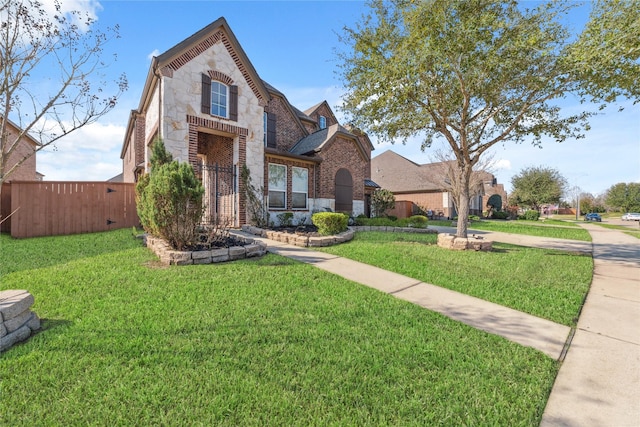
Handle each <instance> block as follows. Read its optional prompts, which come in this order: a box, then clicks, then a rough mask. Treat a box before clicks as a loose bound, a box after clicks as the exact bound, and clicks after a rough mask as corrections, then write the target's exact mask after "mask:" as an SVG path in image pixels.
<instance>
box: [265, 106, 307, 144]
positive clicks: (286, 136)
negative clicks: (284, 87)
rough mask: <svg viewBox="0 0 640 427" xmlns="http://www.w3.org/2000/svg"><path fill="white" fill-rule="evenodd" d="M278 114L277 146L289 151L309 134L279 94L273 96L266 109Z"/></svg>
mask: <svg viewBox="0 0 640 427" xmlns="http://www.w3.org/2000/svg"><path fill="white" fill-rule="evenodd" d="M265 110H266V111H267V112H268V113H271V114H275V115H276V148H277V149H278V150H282V151H289V150H290V149H291V147H293V146H294V145H295V144H296V143H297V142H298V141H300V140H301V139H302V138H304V137H305V136H307V134H306V133H305V131H304V130H303V129H302V128H301V127H300V125H299V124H298V121H297V120H296V118H295V117H294V116H293V115H292V114H291V110H289V108H287V106H286V101H285V100H284V99H282V98H281V97H279V96H273V98H271V101H269V105H268V106H267V108H266V109H265Z"/></svg>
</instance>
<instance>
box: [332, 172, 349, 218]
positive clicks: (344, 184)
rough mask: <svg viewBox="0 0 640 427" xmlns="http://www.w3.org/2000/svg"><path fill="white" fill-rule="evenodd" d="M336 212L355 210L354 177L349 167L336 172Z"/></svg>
mask: <svg viewBox="0 0 640 427" xmlns="http://www.w3.org/2000/svg"><path fill="white" fill-rule="evenodd" d="M335 195H336V212H346V213H348V214H351V212H353V178H352V177H351V172H349V171H348V170H347V169H340V170H338V172H336V180H335Z"/></svg>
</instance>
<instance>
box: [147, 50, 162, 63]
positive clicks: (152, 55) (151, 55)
mask: <svg viewBox="0 0 640 427" xmlns="http://www.w3.org/2000/svg"><path fill="white" fill-rule="evenodd" d="M158 55H160V51H159V50H158V49H153V51H152V52H151V53H150V54H149V55H147V59H148V60H149V61H151V60H152V59H153V57H154V56H158Z"/></svg>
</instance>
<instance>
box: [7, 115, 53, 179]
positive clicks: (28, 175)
mask: <svg viewBox="0 0 640 427" xmlns="http://www.w3.org/2000/svg"><path fill="white" fill-rule="evenodd" d="M0 122H2V118H1V117H0ZM4 123H5V132H7V137H8V141H9V144H6V146H5V147H4V149H5V153H6V152H8V150H9V147H10V146H12V145H13V144H14V143H15V142H16V138H17V137H18V135H19V134H20V128H18V126H17V125H16V124H15V123H13V122H12V121H11V120H5V121H4ZM38 145H39V142H38V141H36V140H35V139H34V138H33V137H32V136H31V135H29V134H28V133H25V134H24V135H23V136H22V138H21V139H20V141H18V147H17V148H16V149H15V150H14V151H13V152H12V153H11V154H10V155H9V156H7V157H6V158H4V157H3V161H5V165H4V168H3V170H4V171H5V172H9V170H10V169H11V168H12V167H14V166H15V165H16V164H17V163H18V162H20V161H21V160H22V159H24V158H25V157H27V159H26V160H25V161H24V162H22V164H21V165H20V166H18V167H17V168H16V169H14V170H13V172H10V173H9V176H8V177H7V179H6V180H5V182H10V181H42V177H43V176H44V175H42V174H41V173H39V172H36V153H35V151H36V148H37V146H38Z"/></svg>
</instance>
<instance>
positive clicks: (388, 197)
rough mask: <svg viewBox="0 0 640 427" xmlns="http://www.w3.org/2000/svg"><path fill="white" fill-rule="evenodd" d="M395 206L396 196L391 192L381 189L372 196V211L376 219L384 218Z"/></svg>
mask: <svg viewBox="0 0 640 427" xmlns="http://www.w3.org/2000/svg"><path fill="white" fill-rule="evenodd" d="M395 206H396V196H394V195H393V193H392V192H391V191H389V190H386V189H384V188H379V189H377V190H376V191H374V192H373V194H372V195H371V209H372V210H373V215H374V216H376V217H381V216H384V215H385V212H386V211H387V210H388V209H393V208H394V207H395Z"/></svg>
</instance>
